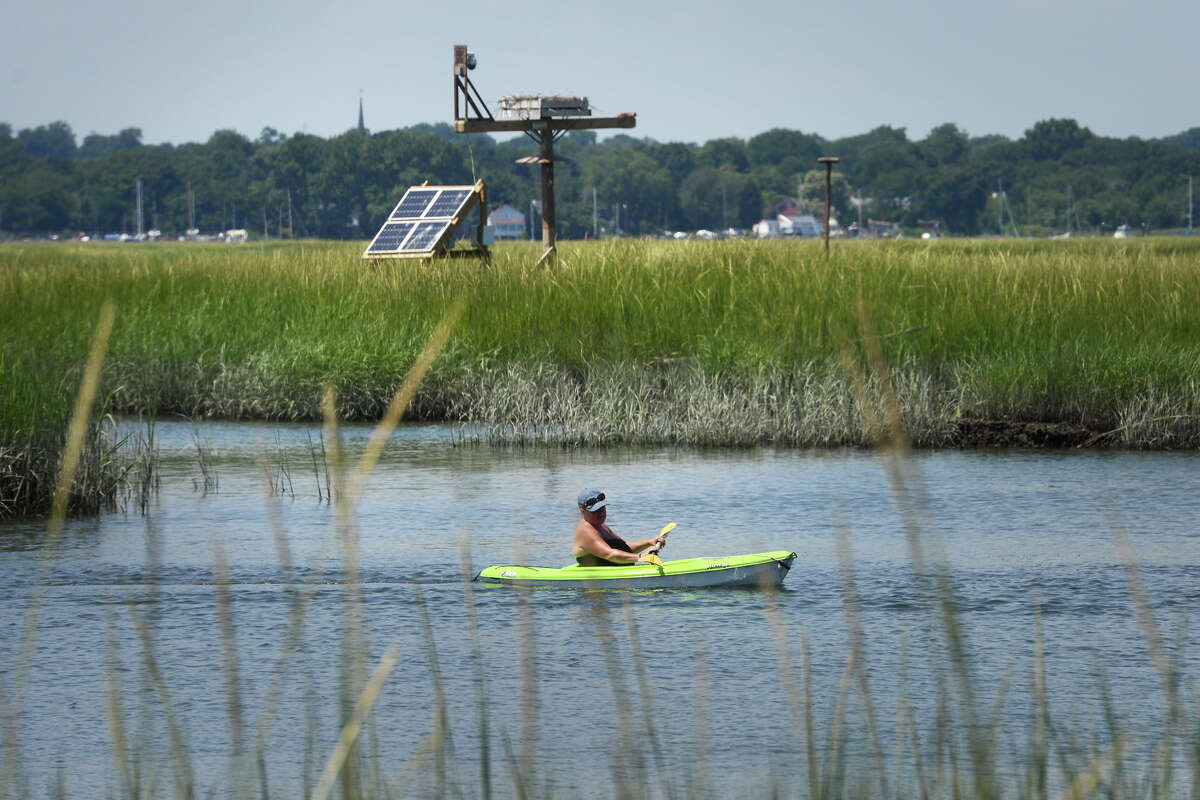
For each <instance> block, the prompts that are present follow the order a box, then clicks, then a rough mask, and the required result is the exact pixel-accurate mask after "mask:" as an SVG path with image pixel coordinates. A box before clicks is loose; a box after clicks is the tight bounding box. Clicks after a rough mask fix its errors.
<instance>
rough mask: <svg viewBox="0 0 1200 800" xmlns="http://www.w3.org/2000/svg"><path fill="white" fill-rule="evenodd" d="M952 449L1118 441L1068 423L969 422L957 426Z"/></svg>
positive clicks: (1094, 444) (1072, 445)
mask: <svg viewBox="0 0 1200 800" xmlns="http://www.w3.org/2000/svg"><path fill="white" fill-rule="evenodd" d="M956 427H957V435H956V436H955V438H954V445H955V446H957V447H961V448H964V449H981V448H992V447H995V448H1006V447H1009V448H1046V449H1056V448H1057V449H1062V448H1075V447H1112V446H1114V445H1117V444H1120V443H1121V441H1122V440H1121V439H1120V438H1118V437H1116V436H1113V435H1105V434H1106V431H1097V430H1092V429H1091V428H1088V427H1085V426H1083V425H1076V424H1072V423H1069V422H1018V421H1014V420H1003V419H969V420H961V421H959V422H958V423H957V426H956Z"/></svg>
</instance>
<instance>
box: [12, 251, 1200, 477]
mask: <svg viewBox="0 0 1200 800" xmlns="http://www.w3.org/2000/svg"><path fill="white" fill-rule="evenodd" d="M360 254H361V246H360V244H358V243H354V244H347V243H333V242H287V243H268V244H264V245H250V246H205V245H190V244H189V245H184V244H175V243H170V244H153V245H137V246H133V245H126V246H115V245H102V244H11V245H4V246H0V333H2V334H3V341H4V342H5V344H4V345H3V346H2V347H0V364H2V365H3V370H2V376H3V377H2V378H0V381H2V382H3V385H0V399H3V405H4V412H3V417H2V419H0V446H2V447H4V448H6V452H11V451H13V450H14V449H19V448H20V447H21V446H26V445H27V443H28V442H31V441H36V442H37V443H38V444H37V447H40V448H41V451H42V454H43V456H44V458H42V460H45V461H48V462H52V461H53V460H54V459H53V458H52V456H53V448H54V445H53V441H54V440H55V438H56V436H57V437H58V438H61V434H60V433H55V432H56V431H60V430H61V426H62V424H63V423H62V422H61V421H62V420H65V419H66V408H67V398H70V397H72V396H73V395H74V386H75V383H77V375H78V371H79V365H80V364H81V363H82V359H83V357H84V354H85V353H86V351H87V346H88V342H89V337H90V335H91V330H92V326H93V325H94V323H95V319H96V314H97V310H98V308H99V306H100V304H101V303H102V302H103V301H104V300H106V299H108V300H111V301H112V302H113V303H114V305H115V307H116V314H117V316H116V325H115V328H114V330H113V335H112V341H111V345H110V351H109V358H108V361H107V362H106V366H105V370H104V374H103V384H102V388H101V397H102V398H103V400H102V405H103V407H102V408H101V409H99V410H100V411H101V412H116V413H126V414H158V415H160V416H161V415H164V414H181V415H185V416H188V417H193V418H208V417H219V418H228V419H267V420H271V419H278V420H304V419H310V420H315V419H319V418H320V416H321V394H322V389H323V387H324V386H325V385H326V384H329V385H332V386H333V387H334V389H335V391H336V396H337V411H338V414H339V416H340V417H341V418H343V419H352V420H370V419H378V418H379V417H380V416H382V414H383V412H384V410H385V409H386V407H387V403H388V401H389V399H390V398H391V397H392V395H393V394H394V392H395V390H396V388H397V387H398V386H399V384H400V382H401V380H402V379H403V376H404V374H405V372H406V371H407V370H408V368H409V367H410V366H411V365H412V364H413V362H414V360H415V359H416V357H417V353H418V352H419V351H420V348H421V346H422V343H423V342H425V341H426V339H427V338H428V336H429V334H430V332H431V331H432V330H433V328H434V326H435V325H436V324H437V321H438V320H439V319H441V318H442V316H443V315H444V314H445V312H446V310H447V309H448V308H449V307H450V305H451V304H452V303H453V302H454V301H455V300H457V299H462V300H464V301H465V302H466V311H465V313H464V315H463V318H462V320H461V321H460V323H459V324H458V326H457V327H456V329H455V331H454V333H453V335H452V337H451V339H450V341H449V343H448V345H447V347H446V349H445V351H444V352H443V353H442V355H441V356H440V358H439V361H438V362H437V364H435V365H434V367H433V370H432V371H431V373H430V374H429V376H428V377H427V379H426V381H425V383H424V384H423V386H422V388H421V390H420V391H419V392H418V394H417V396H416V398H415V399H414V402H413V404H412V405H411V406H410V408H409V412H408V416H409V418H418V419H425V420H445V421H453V422H467V423H471V424H472V426H473V427H472V430H473V431H475V432H476V433H477V435H478V438H479V439H481V440H484V441H488V442H492V443H500V444H504V443H511V444H529V443H549V444H565V445H585V446H586V445H605V444H613V443H639V442H643V443H678V444H693V445H714V446H752V445H756V444H766V443H770V444H779V445H795V446H839V445H869V444H870V443H871V442H872V441H874V439H875V437H874V434H873V430H872V428H873V427H877V426H878V425H879V422H878V418H879V417H880V415H881V414H882V413H883V410H882V407H881V406H879V405H878V404H877V401H878V398H879V397H881V396H882V394H881V390H882V388H883V387H885V386H886V385H888V384H891V385H893V386H894V388H895V396H896V397H897V400H898V401H899V404H900V413H901V416H902V417H903V419H904V421H905V425H906V427H907V428H908V432H909V436H910V438H911V440H912V441H913V443H914V444H915V445H916V446H919V447H947V446H964V445H966V446H971V445H984V446H987V445H1014V444H1016V445H1020V444H1042V445H1046V444H1049V445H1055V444H1057V445H1074V444H1082V443H1083V442H1085V441H1088V440H1089V439H1092V438H1094V437H1096V436H1099V438H1097V439H1095V440H1094V441H1093V442H1092V443H1091V444H1092V445H1093V446H1117V447H1129V448H1195V447H1197V446H1200V390H1198V386H1197V376H1200V310H1198V309H1200V267H1198V266H1197V265H1198V264H1200V243H1197V242H1193V241H1191V240H1184V239H1166V238H1150V239H1145V240H1120V241H1117V240H1085V241H1072V242H1049V241H1026V240H991V241H953V240H941V241H934V242H917V241H907V242H844V243H838V244H837V246H835V247H834V249H833V253H832V256H831V258H829V259H828V260H826V259H825V258H824V257H823V253H822V251H821V249H820V246H819V244H818V243H816V242H758V241H729V242H652V241H612V242H590V243H564V246H563V248H562V258H561V261H560V264H559V266H558V267H557V268H555V269H550V270H547V269H541V268H537V267H535V266H534V260H535V256H536V251H535V249H534V246H532V245H527V244H516V245H506V246H502V247H499V248H497V249H496V251H495V258H494V259H493V262H492V263H491V265H489V266H483V265H480V264H478V263H476V262H471V261H466V260H455V261H446V262H433V263H429V264H420V263H414V262H406V261H405V262H386V263H366V262H363V261H362V260H361V259H360V258H359V255H360ZM884 365H886V367H885V366H884ZM73 376H76V377H73ZM856 380H858V381H861V382H862V383H863V384H864V386H866V387H867V388H868V389H869V391H867V392H865V393H863V392H859V393H858V394H857V395H856V393H855V392H854V391H852V389H853V386H854V383H855V381H856ZM856 398H857V399H856ZM870 398H875V400H871V399H870ZM872 420H875V421H872ZM34 431H49V432H50V434H49V435H45V434H41V433H39V434H38V436H36V437H35V436H33V432H34ZM2 462H3V459H0V463H2ZM14 469H16V468H14ZM21 469H23V468H21ZM10 471H11V470H10Z"/></svg>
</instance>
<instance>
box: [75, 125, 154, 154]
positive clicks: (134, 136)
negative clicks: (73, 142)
mask: <svg viewBox="0 0 1200 800" xmlns="http://www.w3.org/2000/svg"><path fill="white" fill-rule="evenodd" d="M141 146H142V129H141V128H125V129H124V130H122V131H121V132H120V133H117V134H114V135H112V136H104V135H102V134H99V133H89V134H88V135H87V136H85V137H83V143H82V144H80V145H79V153H78V155H79V157H80V158H103V157H104V156H107V155H111V154H112V153H116V152H118V151H120V150H132V149H134V148H136V147H141Z"/></svg>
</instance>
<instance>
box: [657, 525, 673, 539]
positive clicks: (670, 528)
mask: <svg viewBox="0 0 1200 800" xmlns="http://www.w3.org/2000/svg"><path fill="white" fill-rule="evenodd" d="M673 530H675V523H674V522H668V523H667V524H666V525H664V526H663V529H662V530H661V531H659V532H658V535H659V536H666V535H667V534H668V533H670V532H671V531H673Z"/></svg>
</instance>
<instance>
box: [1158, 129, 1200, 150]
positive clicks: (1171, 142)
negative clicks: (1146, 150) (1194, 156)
mask: <svg viewBox="0 0 1200 800" xmlns="http://www.w3.org/2000/svg"><path fill="white" fill-rule="evenodd" d="M1160 141H1162V142H1163V143H1165V144H1167V145H1168V146H1170V147H1179V148H1182V149H1184V150H1200V128H1188V129H1187V130H1186V131H1184V132H1183V133H1177V134H1175V135H1174V136H1167V137H1165V138H1163V139H1161V140H1160Z"/></svg>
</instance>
